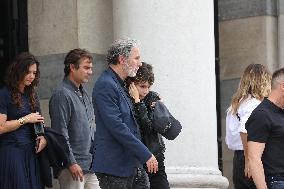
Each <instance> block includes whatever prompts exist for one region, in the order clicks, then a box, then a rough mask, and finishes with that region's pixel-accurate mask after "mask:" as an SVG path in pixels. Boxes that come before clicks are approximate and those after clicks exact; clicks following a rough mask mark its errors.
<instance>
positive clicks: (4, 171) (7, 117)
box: [0, 53, 46, 189]
mask: <svg viewBox="0 0 284 189" xmlns="http://www.w3.org/2000/svg"><path fill="white" fill-rule="evenodd" d="M38 82H39V62H38V61H37V60H36V58H35V57H34V56H33V55H32V54H29V53H21V54H20V55H18V56H17V57H16V58H15V60H14V61H13V63H12V64H11V65H10V67H9V68H8V70H7V74H6V79H5V87H3V88H2V89H1V90H0V188H1V189H2V188H3V189H4V188H5V189H42V188H43V185H42V183H41V179H40V173H39V165H38V160H37V155H36V153H38V152H40V151H41V150H42V149H43V148H44V147H45V146H46V140H45V138H44V137H43V136H37V135H36V134H35V131H34V124H35V123H40V122H43V121H44V118H43V117H42V116H41V115H40V113H39V112H40V107H39V101H38V98H37V95H36V86H37V84H38Z"/></svg>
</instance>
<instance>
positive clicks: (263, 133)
mask: <svg viewBox="0 0 284 189" xmlns="http://www.w3.org/2000/svg"><path fill="white" fill-rule="evenodd" d="M270 123H271V121H270V119H269V117H268V115H267V113H266V112H265V111H263V110H257V111H254V112H253V113H252V115H251V116H250V117H249V119H248V121H247V122H246V124H245V125H246V130H247V134H248V138H247V139H248V141H253V142H260V143H266V141H267V139H268V137H269V133H270V130H271V124H270Z"/></svg>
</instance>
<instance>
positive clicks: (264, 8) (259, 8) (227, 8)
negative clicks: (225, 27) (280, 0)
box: [218, 0, 278, 21]
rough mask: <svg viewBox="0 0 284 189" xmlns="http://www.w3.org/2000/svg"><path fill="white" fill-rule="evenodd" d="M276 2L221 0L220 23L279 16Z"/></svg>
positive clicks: (268, 0) (271, 0)
mask: <svg viewBox="0 0 284 189" xmlns="http://www.w3.org/2000/svg"><path fill="white" fill-rule="evenodd" d="M277 7H278V5H277V1H276V0H249V1H248V0H220V1H218V11H219V21H225V20H233V19H240V18H247V17H254V16H265V15H270V16H277Z"/></svg>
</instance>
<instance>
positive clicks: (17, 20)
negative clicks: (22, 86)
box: [0, 0, 28, 87]
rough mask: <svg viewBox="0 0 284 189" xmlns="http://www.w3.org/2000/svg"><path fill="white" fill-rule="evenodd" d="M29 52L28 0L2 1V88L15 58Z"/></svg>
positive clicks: (0, 74) (0, 48)
mask: <svg viewBox="0 0 284 189" xmlns="http://www.w3.org/2000/svg"><path fill="white" fill-rule="evenodd" d="M23 51H28V19H27V0H0V87H1V86H3V80H4V73H5V70H6V68H7V67H8V65H9V63H10V62H11V61H12V59H13V57H15V55H17V54H18V53H20V52H23Z"/></svg>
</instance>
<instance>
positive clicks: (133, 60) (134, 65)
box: [123, 47, 142, 77]
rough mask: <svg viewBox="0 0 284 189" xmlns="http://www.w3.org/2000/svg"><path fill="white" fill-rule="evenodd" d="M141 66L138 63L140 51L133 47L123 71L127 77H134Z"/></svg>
mask: <svg viewBox="0 0 284 189" xmlns="http://www.w3.org/2000/svg"><path fill="white" fill-rule="evenodd" d="M141 65H142V63H141V61H140V50H139V49H138V48H137V47H133V48H132V50H131V52H130V55H129V57H128V58H127V59H126V60H125V62H124V66H123V70H124V71H125V73H126V74H127V76H129V77H135V76H136V73H137V70H138V69H139V67H140V66H141Z"/></svg>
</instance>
